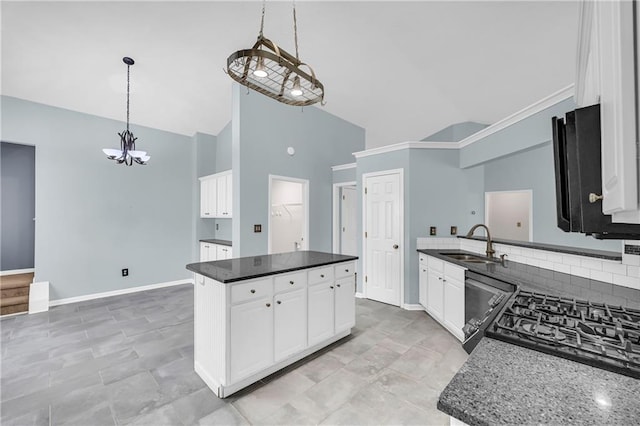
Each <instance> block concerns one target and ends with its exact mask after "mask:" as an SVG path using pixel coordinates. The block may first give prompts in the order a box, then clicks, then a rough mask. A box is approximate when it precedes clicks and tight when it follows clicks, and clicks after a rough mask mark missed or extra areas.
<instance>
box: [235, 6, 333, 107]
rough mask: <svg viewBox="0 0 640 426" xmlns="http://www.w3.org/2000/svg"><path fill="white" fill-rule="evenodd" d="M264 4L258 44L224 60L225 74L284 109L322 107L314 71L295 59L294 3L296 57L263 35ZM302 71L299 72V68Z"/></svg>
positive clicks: (296, 32)
mask: <svg viewBox="0 0 640 426" xmlns="http://www.w3.org/2000/svg"><path fill="white" fill-rule="evenodd" d="M264 11H265V1H264V0H263V2H262V18H261V21H260V33H259V34H258V41H256V44H254V45H253V47H252V48H251V49H243V50H238V51H237V52H234V53H233V54H231V55H230V56H229V58H227V70H226V72H227V74H229V76H230V77H231V78H232V79H234V80H235V81H237V82H238V83H240V84H242V85H243V86H246V87H248V88H250V89H253V90H255V91H257V92H260V93H262V94H263V95H266V96H268V97H270V98H273V99H275V100H277V101H279V102H282V103H285V104H287V105H295V106H307V105H313V104H315V103H317V102H320V103H321V104H323V105H324V86H323V85H322V83H320V81H318V79H317V78H316V74H315V72H314V71H313V69H312V68H311V67H310V66H309V65H307V64H305V63H304V62H302V61H300V58H299V55H298V22H297V19H296V3H295V1H294V2H293V34H294V41H295V47H296V55H295V56H293V55H291V54H290V53H287V52H286V51H285V50H283V49H281V48H279V47H278V45H276V44H275V43H273V42H272V41H271V40H269V39H267V38H265V37H264V35H263V32H262V31H263V29H264ZM303 67H304V68H305V69H302V68H303Z"/></svg>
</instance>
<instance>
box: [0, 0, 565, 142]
mask: <svg viewBox="0 0 640 426" xmlns="http://www.w3.org/2000/svg"><path fill="white" fill-rule="evenodd" d="M1 12H2V33H1V34H2V94H4V95H9V96H15V97H18V98H23V99H27V100H32V101H36V102H42V103H45V104H49V105H55V106H59V107H63V108H68V109H71V110H76V111H82V112H86V113H90V114H95V115H99V116H103V117H109V118H113V119H118V120H124V118H125V97H124V93H125V86H126V79H125V75H126V66H125V65H124V64H123V63H122V57H123V56H130V57H132V58H134V59H135V61H136V64H135V65H134V66H133V67H132V69H131V79H132V87H133V92H132V97H131V121H132V122H134V123H137V124H141V125H145V126H150V127H155V128H159V129H163V130H169V131H173V132H176V133H180V134H185V135H192V134H194V133H195V132H204V133H210V134H218V132H219V131H220V130H221V129H222V128H223V127H224V125H226V124H227V123H228V122H229V120H230V119H231V82H232V80H231V79H230V78H229V77H228V76H227V75H225V73H224V72H223V68H224V67H225V66H226V58H227V57H228V56H229V55H230V54H231V53H232V52H234V51H235V50H239V49H241V48H249V47H250V46H251V45H252V44H253V43H254V42H255V38H256V36H257V34H258V29H259V23H260V12H261V3H260V2H256V1H232V2H214V1H200V2H188V1H179V2H150V1H145V2H93V1H83V2H80V1H77V2H52V1H46V2H9V1H2V10H1ZM297 14H298V38H299V44H300V57H301V59H302V60H304V61H305V62H307V63H309V64H311V65H312V66H313V67H314V69H315V71H316V74H317V76H318V78H319V79H320V80H321V81H322V82H323V84H324V86H325V90H326V100H327V105H326V106H324V107H322V108H324V109H325V110H326V111H328V112H330V113H332V114H335V115H337V116H339V117H342V118H344V119H346V120H348V121H350V122H352V123H355V124H357V125H359V126H362V127H364V128H365V129H366V134H367V148H373V147H377V146H381V145H387V144H392V143H397V142H402V141H407V140H419V139H422V138H423V137H425V136H428V135H430V134H432V133H434V132H436V131H438V130H440V129H442V128H444V127H446V126H448V125H450V124H453V123H458V122H462V121H476V122H481V123H487V124H490V123H494V122H496V121H498V120H500V119H502V118H504V117H506V116H508V115H510V114H511V113H513V112H515V111H517V110H519V109H521V108H523V107H525V106H527V105H529V104H531V103H533V102H535V101H537V100H539V99H541V98H543V97H545V96H547V95H549V94H551V93H553V92H555V91H557V90H559V89H561V88H563V87H565V86H567V85H569V84H571V83H572V82H573V79H574V69H575V50H576V35H577V2H576V1H549V2H542V1H532V2H522V1H496V2H485V1H470V2H462V1H447V2H435V1H413V2H395V1H387V2H379V1H374V2H364V1H357V2H344V1H334V2H328V1H315V2H312V1H298V2H297ZM292 25H293V24H292V17H291V2H289V1H287V2H275V1H268V2H267V11H266V19H265V30H264V32H265V36H266V37H268V38H270V39H272V40H273V41H275V42H276V43H278V44H279V45H280V46H281V47H283V48H284V49H285V50H287V51H289V52H294V48H293V29H292ZM255 96H261V95H259V94H256V95H255ZM292 108H293V107H292Z"/></svg>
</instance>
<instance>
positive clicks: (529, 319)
mask: <svg viewBox="0 0 640 426" xmlns="http://www.w3.org/2000/svg"><path fill="white" fill-rule="evenodd" d="M486 334H487V335H488V336H490V337H493V338H496V339H499V340H504V341H507V342H510V343H515V344H517V345H521V346H525V347H528V348H531V349H535V350H538V351H541V352H545V353H549V354H551V355H557V356H561V357H564V358H568V359H571V360H574V361H578V362H582V363H585V364H589V365H592V366H595V367H600V368H604V369H607V370H611V371H615V372H617V373H621V374H625V375H627V376H631V377H636V378H640V310H636V309H630V308H623V307H619V306H609V305H607V304H600V303H591V302H588V301H582V300H575V299H567V298H562V297H555V296H549V295H545V294H539V293H530V292H526V291H520V292H518V293H516V294H515V295H514V296H513V297H512V298H511V299H510V300H509V301H508V302H507V304H506V306H505V308H504V309H503V311H502V312H501V313H500V314H499V315H498V317H496V320H495V321H494V322H493V324H492V326H491V327H489V328H488V329H487V331H486Z"/></svg>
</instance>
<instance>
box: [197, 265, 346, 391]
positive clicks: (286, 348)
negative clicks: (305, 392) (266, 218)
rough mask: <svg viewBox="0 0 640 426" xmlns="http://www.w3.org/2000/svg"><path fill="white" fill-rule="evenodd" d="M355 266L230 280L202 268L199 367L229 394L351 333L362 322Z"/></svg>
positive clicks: (208, 379)
mask: <svg viewBox="0 0 640 426" xmlns="http://www.w3.org/2000/svg"><path fill="white" fill-rule="evenodd" d="M354 266H355V264H354V262H343V263H338V264H334V265H329V266H323V267H316V268H310V269H307V270H302V271H296V272H290V273H284V274H279V275H273V276H268V277H262V278H258V279H252V280H245V281H239V282H237V283H227V284H224V283H220V282H218V281H215V280H213V279H211V278H206V277H203V276H201V275H196V277H195V283H196V284H195V294H194V299H195V300H194V302H195V303H194V305H195V311H194V315H195V317H194V324H195V333H194V336H195V339H194V358H195V359H194V366H195V370H196V372H197V373H198V374H199V375H200V377H202V379H203V380H204V381H205V383H207V385H208V386H209V388H211V390H212V391H213V392H214V393H215V394H216V395H217V396H219V397H226V396H228V395H231V394H232V393H234V392H236V391H238V390H240V389H242V388H244V387H246V386H248V385H249V384H251V383H253V382H255V381H257V380H259V379H261V378H262V377H265V376H267V375H269V374H271V373H273V372H275V371H277V370H279V369H281V368H283V367H284V366H286V365H289V364H291V363H293V362H295V361H297V360H298V359H301V358H303V357H305V356H307V355H309V354H311V353H313V352H315V351H316V350H318V349H320V348H322V347H324V346H326V345H328V344H330V343H332V342H334V341H336V340H338V339H340V338H342V337H344V336H347V335H348V334H349V333H350V330H351V328H352V327H353V326H354V325H355V274H354V272H355V269H354Z"/></svg>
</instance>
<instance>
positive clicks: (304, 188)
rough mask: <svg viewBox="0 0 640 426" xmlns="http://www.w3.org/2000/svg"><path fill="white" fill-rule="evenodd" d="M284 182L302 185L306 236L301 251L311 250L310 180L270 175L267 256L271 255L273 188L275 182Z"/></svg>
mask: <svg viewBox="0 0 640 426" xmlns="http://www.w3.org/2000/svg"><path fill="white" fill-rule="evenodd" d="M274 179H275V180H283V181H285V182H294V183H299V184H302V200H303V203H304V230H303V231H304V235H303V237H302V238H303V240H302V245H301V247H300V250H309V247H310V245H309V180H308V179H300V178H294V177H289V176H279V175H272V174H270V175H269V193H268V196H267V198H268V202H269V205H268V206H267V212H268V216H267V254H271V253H272V251H271V208H272V205H271V186H272V185H273V180H274Z"/></svg>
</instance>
